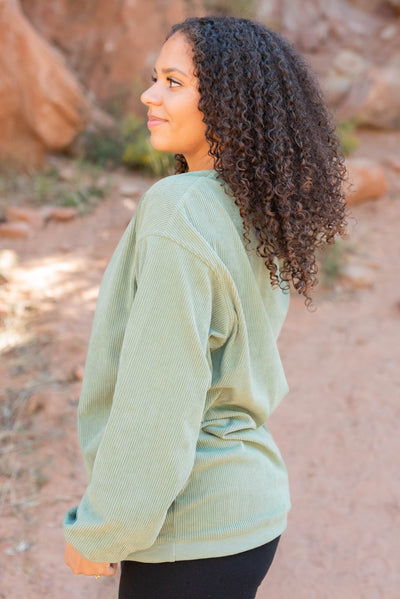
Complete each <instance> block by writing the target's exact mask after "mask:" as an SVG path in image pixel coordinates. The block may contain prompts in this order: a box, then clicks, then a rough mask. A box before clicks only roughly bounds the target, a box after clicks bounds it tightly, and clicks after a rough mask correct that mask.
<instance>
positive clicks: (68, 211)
mask: <svg viewBox="0 0 400 599" xmlns="http://www.w3.org/2000/svg"><path fill="white" fill-rule="evenodd" d="M46 216H47V220H58V221H68V220H72V219H73V218H75V217H76V216H78V211H77V210H76V208H72V207H70V206H46Z"/></svg>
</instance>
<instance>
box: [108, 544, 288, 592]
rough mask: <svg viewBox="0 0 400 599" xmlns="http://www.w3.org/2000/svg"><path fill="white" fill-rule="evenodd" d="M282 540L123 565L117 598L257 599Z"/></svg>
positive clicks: (124, 563) (127, 562) (129, 562)
mask: <svg viewBox="0 0 400 599" xmlns="http://www.w3.org/2000/svg"><path fill="white" fill-rule="evenodd" d="M278 542H279V537H278V538H277V539H274V540H273V541H271V542H270V543H267V544H266V545H262V546H261V547H256V548H255V549H250V551H244V552H242V553H236V554H235V555H227V556H224V557H213V558H205V559H195V560H187V561H178V562H162V563H156V564H151V563H150V564H149V563H142V562H131V561H124V562H121V580H120V584H119V595H118V599H254V597H255V596H256V593H257V589H258V587H259V586H260V584H261V582H262V580H263V578H264V576H265V575H266V573H267V572H268V569H269V567H270V565H271V563H272V560H273V559H274V555H275V551H276V548H277V546H278Z"/></svg>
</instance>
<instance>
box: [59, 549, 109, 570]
mask: <svg viewBox="0 0 400 599" xmlns="http://www.w3.org/2000/svg"><path fill="white" fill-rule="evenodd" d="M64 561H65V563H66V564H67V566H69V567H70V568H71V570H72V572H73V573H74V574H84V575H85V576H114V574H115V573H116V571H117V564H110V563H109V562H107V563H105V564H102V563H98V562H91V561H90V560H88V559H85V558H84V557H82V556H81V555H80V554H79V553H78V552H77V550H76V549H75V547H74V546H73V545H71V544H70V543H67V544H66V546H65V553H64Z"/></svg>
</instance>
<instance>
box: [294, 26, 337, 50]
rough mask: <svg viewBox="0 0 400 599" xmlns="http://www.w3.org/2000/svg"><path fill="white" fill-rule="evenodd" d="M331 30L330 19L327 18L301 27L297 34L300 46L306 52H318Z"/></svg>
mask: <svg viewBox="0 0 400 599" xmlns="http://www.w3.org/2000/svg"><path fill="white" fill-rule="evenodd" d="M329 30H330V26H329V21H325V20H321V21H319V22H317V23H314V24H313V25H310V26H309V27H304V28H301V29H300V31H299V32H298V36H297V45H298V47H299V48H300V50H303V51H304V52H316V51H317V50H318V48H320V47H321V46H322V45H323V44H324V43H325V41H326V40H327V38H328V35H329Z"/></svg>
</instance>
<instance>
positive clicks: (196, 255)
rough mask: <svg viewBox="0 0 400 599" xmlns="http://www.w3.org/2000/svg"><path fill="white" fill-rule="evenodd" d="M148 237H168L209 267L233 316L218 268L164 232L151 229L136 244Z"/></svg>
mask: <svg viewBox="0 0 400 599" xmlns="http://www.w3.org/2000/svg"><path fill="white" fill-rule="evenodd" d="M149 237H161V238H164V239H168V240H169V241H171V242H172V243H174V244H175V245H177V246H179V247H181V248H182V249H184V250H185V251H187V252H189V254H191V255H192V256H194V257H195V258H197V259H198V260H199V261H200V262H202V263H203V264H204V265H205V266H206V267H207V268H209V269H210V270H211V271H212V273H213V274H214V275H215V277H216V278H217V280H218V282H219V285H220V287H221V291H222V296H223V298H224V302H225V306H226V309H227V311H228V312H229V313H230V314H231V315H232V316H233V317H234V312H235V311H234V310H233V309H232V306H231V305H230V303H229V302H228V298H227V293H226V291H225V286H224V283H223V277H222V275H221V273H220V272H218V269H217V268H216V267H215V266H214V265H213V264H211V263H210V262H208V261H206V260H205V259H204V257H203V256H202V255H201V254H199V253H198V252H196V251H195V250H193V249H192V248H190V247H188V246H187V245H186V244H184V243H181V242H180V241H178V240H176V239H174V238H173V237H171V236H170V235H168V234H167V233H165V232H161V231H153V232H152V233H148V234H147V235H143V236H142V237H140V238H139V239H138V240H137V244H138V245H139V244H140V242H141V241H143V240H144V239H147V238H149Z"/></svg>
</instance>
